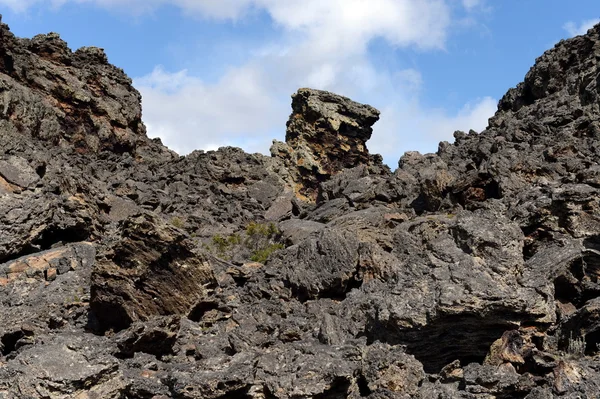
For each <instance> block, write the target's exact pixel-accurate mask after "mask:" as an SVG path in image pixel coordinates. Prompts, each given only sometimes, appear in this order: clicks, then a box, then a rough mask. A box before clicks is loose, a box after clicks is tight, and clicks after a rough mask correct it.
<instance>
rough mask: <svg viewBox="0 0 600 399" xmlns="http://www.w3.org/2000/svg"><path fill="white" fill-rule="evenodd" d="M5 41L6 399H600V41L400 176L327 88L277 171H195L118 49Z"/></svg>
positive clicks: (245, 166)
mask: <svg viewBox="0 0 600 399" xmlns="http://www.w3.org/2000/svg"><path fill="white" fill-rule="evenodd" d="M0 32H1V37H0V48H1V49H2V51H3V53H2V57H1V58H2V60H3V61H2V68H1V70H0V81H1V82H3V83H2V84H3V85H4V87H5V89H4V91H3V93H4V94H3V97H2V98H3V99H4V100H1V101H4V104H5V106H4V111H3V113H2V120H1V121H0V129H2V134H1V135H0V223H1V224H0V226H1V228H0V397H4V398H10V399H13V398H90V399H91V398H115V399H116V398H144V399H145V398H153V399H159V398H160V399H163V398H177V399H181V398H184V399H187V398H215V399H217V398H218V399H226V398H257V399H258V398H261V399H263V398H265V399H273V398H321V399H324V398H346V397H348V398H362V397H364V398H372V399H375V398H465V399H467V398H482V399H483V398H485V399H488V398H528V399H536V398H552V397H564V398H584V397H586V398H593V397H597V396H598V395H599V394H600V385H599V384H598V377H599V376H600V375H599V367H598V365H599V363H598V360H599V359H600V350H599V346H600V323H599V322H598V320H599V318H600V313H599V312H600V306H599V303H598V302H599V298H600V283H599V281H598V280H599V270H600V206H599V202H598V198H599V195H598V194H599V192H598V190H599V189H600V183H599V180H598V172H599V171H600V166H599V163H598V153H600V147H599V145H598V134H599V131H600V130H599V128H598V126H599V123H600V109H599V102H598V90H599V87H598V79H596V78H597V76H596V75H597V70H596V62H597V57H598V54H600V50H599V48H600V26H598V27H596V28H594V29H592V30H591V31H590V32H588V34H587V35H584V36H581V37H577V38H574V39H571V40H568V41H564V42H561V43H559V44H557V45H556V46H555V48H554V49H552V50H550V51H548V52H546V53H545V54H544V55H543V56H542V57H540V58H539V59H538V60H537V61H536V65H535V66H534V67H533V68H532V69H531V70H530V72H529V73H528V74H527V76H526V77H525V81H524V82H523V83H521V84H519V85H518V86H517V87H516V88H514V89H511V90H510V91H509V92H508V93H507V95H506V96H505V97H504V98H503V99H502V100H501V101H500V104H499V109H498V112H497V113H496V115H495V116H494V117H493V118H492V119H491V120H490V125H489V127H488V128H487V129H486V130H485V131H484V132H481V133H476V132H469V133H463V132H456V133H455V138H456V141H455V143H454V144H450V143H446V142H444V143H441V144H440V147H439V150H438V152H437V154H427V155H421V154H419V153H407V154H406V155H404V156H403V157H402V158H401V159H400V161H399V167H398V169H397V170H396V171H394V172H391V171H390V170H389V169H388V168H387V167H385V166H383V165H381V159H380V158H379V157H378V156H373V155H370V154H369V153H368V151H367V149H366V146H365V143H366V141H367V140H368V139H369V137H370V135H371V133H372V130H371V129H372V125H373V124H374V123H375V122H376V120H377V118H378V112H377V111H376V110H374V109H373V108H371V107H368V106H363V105H360V104H357V103H354V102H352V101H351V100H349V99H346V98H344V97H340V96H337V95H334V94H331V93H327V92H322V91H316V90H310V89H301V90H300V91H299V92H298V93H296V94H295V95H294V97H293V103H292V108H293V113H292V116H291V117H290V121H289V122H288V130H287V135H286V143H275V144H274V146H273V149H272V155H273V156H272V157H266V156H261V155H257V154H255V155H250V154H246V153H244V152H243V151H242V150H239V149H235V148H223V149H220V150H218V151H211V152H206V153H205V152H202V151H197V152H194V153H192V154H190V155H188V156H186V157H177V156H176V155H175V154H173V153H172V152H170V151H169V150H168V149H166V148H164V147H163V146H162V145H161V144H160V142H158V141H154V140H149V139H148V138H147V137H146V136H145V134H144V128H143V125H142V124H141V121H140V119H139V116H140V105H139V94H138V93H137V92H136V91H135V89H133V88H132V87H131V85H130V81H129V79H128V78H126V77H125V75H124V74H123V73H122V72H121V71H119V70H118V69H116V68H114V67H113V66H111V65H110V64H108V62H107V60H106V57H105V56H104V55H103V53H102V52H101V51H100V50H98V49H82V50H78V51H76V52H75V53H72V52H71V51H70V50H69V49H68V48H67V47H66V44H64V42H62V41H61V40H60V38H59V37H58V36H57V35H54V34H51V35H44V36H38V37H36V38H34V39H31V40H27V39H18V38H15V37H14V36H13V35H12V34H11V33H10V32H9V30H8V28H7V27H6V26H5V25H2V26H1V27H0Z"/></svg>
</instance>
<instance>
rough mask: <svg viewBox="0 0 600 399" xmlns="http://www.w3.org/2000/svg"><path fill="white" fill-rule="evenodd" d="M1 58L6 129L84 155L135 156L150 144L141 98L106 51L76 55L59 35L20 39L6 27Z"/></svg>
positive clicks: (0, 29)
mask: <svg viewBox="0 0 600 399" xmlns="http://www.w3.org/2000/svg"><path fill="white" fill-rule="evenodd" d="M0 54H1V57H0V58H1V59H2V61H1V62H0V91H1V92H2V95H0V119H1V126H2V129H6V128H7V127H8V126H11V127H15V128H16V129H17V130H18V131H19V132H20V133H22V134H26V135H28V136H31V137H32V138H36V139H40V140H43V141H44V142H45V143H47V144H53V145H57V146H69V147H70V146H73V147H74V148H75V149H76V150H77V151H79V152H100V151H105V150H108V151H112V152H117V153H123V152H130V153H134V152H135V151H136V148H137V147H138V146H142V147H144V146H148V145H149V140H148V139H147V138H146V136H145V132H146V129H145V126H144V124H143V123H142V120H141V115H142V110H141V106H140V100H141V96H140V94H139V93H138V91H137V90H135V89H134V88H133V87H132V85H131V83H132V82H131V79H130V78H129V77H127V76H126V75H125V73H124V72H123V70H121V69H119V68H117V67H115V66H113V65H112V64H110V63H109V62H108V59H107V57H106V54H105V53H104V51H103V50H102V49H100V48H97V47H83V48H80V49H79V50H77V51H75V52H72V51H71V50H70V49H69V48H68V46H67V44H66V43H65V42H64V41H63V40H62V39H61V38H60V36H59V35H58V34H56V33H49V34H47V35H37V36H35V37H34V38H32V39H20V38H16V37H15V36H14V35H13V34H12V33H11V32H10V31H9V29H8V27H7V26H6V25H4V24H2V25H1V26H0ZM157 148H158V147H156V148H154V149H157ZM142 152H143V151H140V154H141V153H142ZM163 152H165V151H164V150H163ZM165 153H167V152H165Z"/></svg>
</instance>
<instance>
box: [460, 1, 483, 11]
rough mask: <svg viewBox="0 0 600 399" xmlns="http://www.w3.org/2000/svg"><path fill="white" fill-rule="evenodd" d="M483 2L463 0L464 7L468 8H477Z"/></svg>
mask: <svg viewBox="0 0 600 399" xmlns="http://www.w3.org/2000/svg"><path fill="white" fill-rule="evenodd" d="M481 3H482V1H481V0H462V4H463V7H464V8H466V9H467V10H472V9H473V8H476V7H478V6H479V5H481Z"/></svg>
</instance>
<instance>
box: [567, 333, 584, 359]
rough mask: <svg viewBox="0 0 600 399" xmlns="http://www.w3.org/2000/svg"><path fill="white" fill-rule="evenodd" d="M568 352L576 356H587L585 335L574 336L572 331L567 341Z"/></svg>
mask: <svg viewBox="0 0 600 399" xmlns="http://www.w3.org/2000/svg"><path fill="white" fill-rule="evenodd" d="M567 354H568V355H570V356H573V357H574V358H581V357H583V356H585V337H583V336H581V337H576V338H573V333H572V332H571V333H570V334H569V341H568V343H567Z"/></svg>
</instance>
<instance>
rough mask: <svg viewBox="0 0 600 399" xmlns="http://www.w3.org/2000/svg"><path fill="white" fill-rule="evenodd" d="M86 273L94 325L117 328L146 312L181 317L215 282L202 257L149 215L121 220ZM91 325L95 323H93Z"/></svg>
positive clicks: (147, 316)
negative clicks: (100, 256) (112, 240)
mask: <svg viewBox="0 0 600 399" xmlns="http://www.w3.org/2000/svg"><path fill="white" fill-rule="evenodd" d="M117 234H119V235H118V238H117V240H118V241H117V242H116V243H115V244H113V245H111V246H109V247H108V248H107V253H106V255H105V259H102V260H100V261H99V262H98V263H97V264H96V265H95V267H94V270H93V271H92V276H91V298H90V312H91V317H92V318H93V322H94V323H93V324H95V325H94V327H95V329H96V330H98V331H101V332H104V331H106V330H109V329H110V330H113V331H119V330H122V329H124V328H127V327H129V326H130V325H131V324H132V323H133V322H136V321H147V320H149V319H150V318H151V317H152V316H167V315H187V314H188V313H189V312H190V311H191V310H192V307H193V306H194V304H196V302H198V301H201V300H203V299H205V298H206V297H207V296H208V290H209V289H210V288H214V286H215V284H216V281H215V278H214V276H213V272H212V268H211V266H210V263H209V262H208V259H207V258H204V257H203V256H202V254H201V253H198V252H196V250H195V249H194V246H193V244H192V243H191V241H189V240H188V239H187V238H186V236H185V235H184V234H182V232H180V231H178V230H177V228H175V227H173V226H170V225H166V224H161V223H160V222H159V221H158V220H156V219H155V217H153V216H151V215H141V216H138V217H132V218H129V219H127V220H125V221H124V222H123V223H122V225H121V230H120V232H119V233H117ZM96 323H97V324H96Z"/></svg>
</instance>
